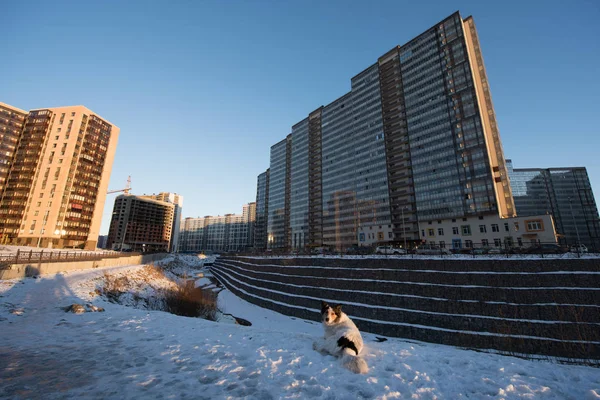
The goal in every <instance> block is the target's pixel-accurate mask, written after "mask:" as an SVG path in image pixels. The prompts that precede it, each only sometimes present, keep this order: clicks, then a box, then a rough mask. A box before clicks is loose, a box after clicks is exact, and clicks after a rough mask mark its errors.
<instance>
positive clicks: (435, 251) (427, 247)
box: [415, 244, 451, 256]
mask: <svg viewBox="0 0 600 400" xmlns="http://www.w3.org/2000/svg"><path fill="white" fill-rule="evenodd" d="M415 254H429V255H438V256H439V255H441V254H445V255H449V254H451V253H450V250H448V249H446V248H442V247H440V246H436V245H432V244H422V245H421V246H418V247H417V248H415Z"/></svg>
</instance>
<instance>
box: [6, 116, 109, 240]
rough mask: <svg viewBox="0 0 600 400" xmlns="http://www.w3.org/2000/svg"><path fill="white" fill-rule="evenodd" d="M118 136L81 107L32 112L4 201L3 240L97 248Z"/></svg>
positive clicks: (11, 172) (8, 182)
mask: <svg viewBox="0 0 600 400" xmlns="http://www.w3.org/2000/svg"><path fill="white" fill-rule="evenodd" d="M3 109H4V110H6V109H7V107H3ZM16 120H17V122H18V123H20V121H21V119H20V117H17V118H16ZM14 134H16V131H14V130H13V136H14ZM118 137H119V128H117V127H116V126H114V125H113V124H111V123H110V122H108V121H106V120H104V119H103V118H101V117H99V116H98V115H96V114H95V113H94V112H93V111H91V110H89V109H88V108H86V107H83V106H71V107H56V108H46V109H37V110H32V111H29V112H28V113H27V116H26V118H25V120H24V123H23V126H22V130H21V133H20V135H19V139H18V143H17V145H16V149H15V153H14V155H13V161H12V165H11V166H10V169H9V172H8V177H7V178H6V184H5V187H4V190H3V192H2V198H1V200H0V235H1V237H2V238H1V239H0V241H1V242H2V243H11V244H18V245H28V246H40V247H59V248H62V247H80V248H85V249H95V248H96V243H97V240H98V233H99V230H100V223H101V218H102V211H103V208H104V201H105V199H106V191H107V187H108V181H109V178H110V172H111V169H112V164H113V158H114V154H115V150H116V147H117V140H118ZM10 142H11V143H14V140H13V139H11V140H10Z"/></svg>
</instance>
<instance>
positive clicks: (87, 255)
mask: <svg viewBox="0 0 600 400" xmlns="http://www.w3.org/2000/svg"><path fill="white" fill-rule="evenodd" d="M140 254H142V253H134V252H125V253H122V252H118V251H103V252H93V251H68V250H64V251H56V250H52V251H49V250H46V251H44V250H40V251H34V250H29V251H28V250H20V249H19V250H17V252H16V253H5V254H0V269H5V268H7V267H8V266H10V265H13V264H31V263H42V262H43V263H49V262H66V261H96V260H102V259H104V258H119V257H129V256H137V255H140Z"/></svg>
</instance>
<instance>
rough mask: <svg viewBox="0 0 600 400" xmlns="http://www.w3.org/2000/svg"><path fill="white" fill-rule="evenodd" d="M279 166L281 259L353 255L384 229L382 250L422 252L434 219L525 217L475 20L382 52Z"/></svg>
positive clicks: (283, 153) (294, 136)
mask: <svg viewBox="0 0 600 400" xmlns="http://www.w3.org/2000/svg"><path fill="white" fill-rule="evenodd" d="M269 167H270V168H269V170H270V174H269V183H268V200H267V203H266V207H265V209H266V210H268V211H267V247H268V248H269V249H273V250H284V251H285V250H289V249H302V248H310V247H320V246H328V247H332V248H335V249H337V250H343V249H345V248H347V247H348V246H351V245H356V244H360V243H359V235H358V233H359V232H366V231H373V230H374V229H379V227H380V226H381V227H382V228H381V230H380V231H378V233H377V234H376V237H377V238H378V239H380V240H381V241H386V242H387V241H389V242H399V243H402V242H403V241H404V240H405V239H406V240H407V241H409V242H411V243H418V242H420V241H421V240H422V239H421V235H420V229H419V226H420V224H422V223H427V222H428V221H437V220H440V219H448V218H450V219H451V218H463V217H473V216H486V215H491V216H493V215H497V216H499V217H502V218H507V217H513V216H515V209H514V204H513V198H512V194H511V188H510V184H509V180H508V174H507V172H506V164H505V159H504V155H503V150H502V144H501V141H500V136H499V132H498V127H497V123H496V116H495V113H494V108H493V104H492V99H491V94H490V88H489V83H488V80H487V75H486V71H485V67H484V64H483V58H482V54H481V48H480V45H479V39H478V37H477V32H476V29H475V24H474V21H473V19H472V18H471V17H468V18H465V19H463V18H462V17H461V16H460V14H459V13H458V12H456V13H454V14H452V15H450V16H449V17H448V18H446V19H444V20H443V21H441V22H439V23H438V24H435V25H434V26H433V27H431V28H429V29H428V30H427V31H425V32H424V33H422V34H420V35H419V36H417V37H416V38H414V39H413V40H411V41H409V42H408V43H406V44H404V45H402V46H397V47H395V48H393V49H392V50H390V51H389V52H387V53H386V54H384V55H382V56H381V57H380V58H379V59H378V60H377V61H376V62H375V63H373V64H372V65H371V66H369V67H368V68H366V69H365V70H364V71H362V72H360V73H359V74H357V75H356V76H354V77H353V78H352V79H351V89H350V91H349V92H348V93H346V94H344V95H343V96H341V97H339V98H338V99H336V100H334V101H333V102H331V103H330V104H328V105H326V106H321V107H319V108H317V109H315V110H314V111H313V112H311V113H309V114H308V116H307V117H306V118H305V119H303V120H302V121H300V122H298V123H297V124H295V125H293V126H292V129H291V133H290V134H289V135H287V137H286V138H285V139H283V140H282V141H280V142H279V143H277V144H275V145H273V146H272V147H271V153H270V166H269ZM260 193H262V192H259V193H257V195H259V194H260ZM257 203H259V199H258V196H257ZM383 227H385V229H384V228H383Z"/></svg>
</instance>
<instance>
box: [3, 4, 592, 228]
mask: <svg viewBox="0 0 600 400" xmlns="http://www.w3.org/2000/svg"><path fill="white" fill-rule="evenodd" d="M450 3H451V2H447V1H439V2H435V1H422V2H414V1H413V2H407V1H402V2H401V1H387V0H385V1H375V2H366V1H362V2H353V1H328V2H322V1H295V2H288V1H172V2H166V1H165V2H156V1H126V2H121V1H101V2H100V1H98V2H91V1H88V2H86V1H84V2H80V1H69V2H64V1H52V2H46V1H28V2H9V3H6V4H3V5H2V10H1V12H0V37H2V38H3V42H2V66H1V67H0V71H2V73H1V74H0V101H3V102H5V103H8V104H11V105H14V106H16V107H19V108H22V109H26V110H28V109H33V108H41V107H56V106H64V105H78V104H81V105H85V106H87V107H88V108H90V109H92V110H93V111H95V112H96V113H98V114H99V115H100V116H102V117H104V118H106V119H107V120H109V121H111V122H112V123H114V124H116V125H117V126H119V127H120V128H121V135H120V138H119V145H118V147H117V154H116V157H115V163H114V166H113V172H112V175H111V180H110V188H111V189H120V188H123V187H124V186H125V183H126V180H127V176H128V175H131V176H132V181H133V182H132V187H133V192H134V193H135V194H142V193H158V192H160V191H170V192H177V193H179V194H182V195H183V196H184V199H185V200H184V210H183V214H184V216H186V217H187V216H192V217H197V216H204V215H218V214H225V213H238V212H241V207H242V205H243V204H245V203H247V202H250V201H254V200H255V196H256V176H257V175H258V174H259V173H261V172H263V171H264V170H265V169H266V168H268V166H269V148H270V146H271V145H273V144H275V143H276V142H278V141H279V140H281V139H283V138H284V137H285V136H286V135H287V134H288V133H289V132H290V130H291V126H292V125H293V124H295V123H296V122H298V121H300V120H301V119H303V118H304V117H306V116H307V115H308V113H309V112H311V111H313V110H314V109H316V108H318V107H319V106H321V105H325V104H328V103H329V102H331V101H332V100H334V99H336V98H337V97H339V96H341V95H342V94H344V93H346V92H347V91H348V90H349V88H350V78H351V77H352V76H354V75H356V74H357V73H358V72H360V71H362V70H363V69H365V68H366V67H368V66H369V65H371V64H373V63H374V62H375V61H376V60H377V57H379V56H380V55H382V54H383V53H385V52H386V51H388V50H389V49H391V48H392V47H394V46H395V45H398V44H403V43H406V42H407V41H409V40H410V39H412V38H413V37H415V36H416V35H418V34H420V33H422V32H423V31H425V30H426V29H428V28H429V27H431V26H433V25H434V24H435V23H437V22H438V21H440V20H441V19H443V18H445V17H446V16H447V15H449V14H451V13H452V12H454V11H456V10H460V12H461V14H462V15H463V17H466V16H468V15H473V17H474V19H475V23H476V25H477V28H478V33H479V37H480V41H481V46H482V51H483V56H484V60H485V63H486V68H487V72H488V77H489V81H490V87H491V92H492V96H493V101H494V106H495V110H496V114H497V118H498V125H499V128H500V134H501V138H502V142H503V146H504V151H505V155H506V157H507V158H511V159H512V160H513V162H514V165H515V167H516V168H519V167H558V166H585V167H587V168H588V173H589V175H590V179H591V182H592V187H593V188H594V189H595V193H599V190H600V189H599V188H600V163H598V161H597V158H598V154H599V145H600V139H599V136H600V135H599V134H598V133H599V128H598V126H599V125H598V121H597V116H598V115H600V110H599V106H600V24H598V22H597V21H598V20H599V19H600V2H598V1H593V0H590V1H570V2H567V1H562V2H559V1H544V2H541V1H540V2H538V1H535V2H527V1H519V2H510V1H501V2H500V1H498V2H487V1H458V2H452V4H450ZM115 196H116V195H109V196H108V197H107V202H106V206H105V210H104V218H103V224H102V229H101V232H102V233H106V232H107V231H108V225H109V223H110V213H111V211H112V206H113V202H114V197H115ZM598 200H600V199H598Z"/></svg>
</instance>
